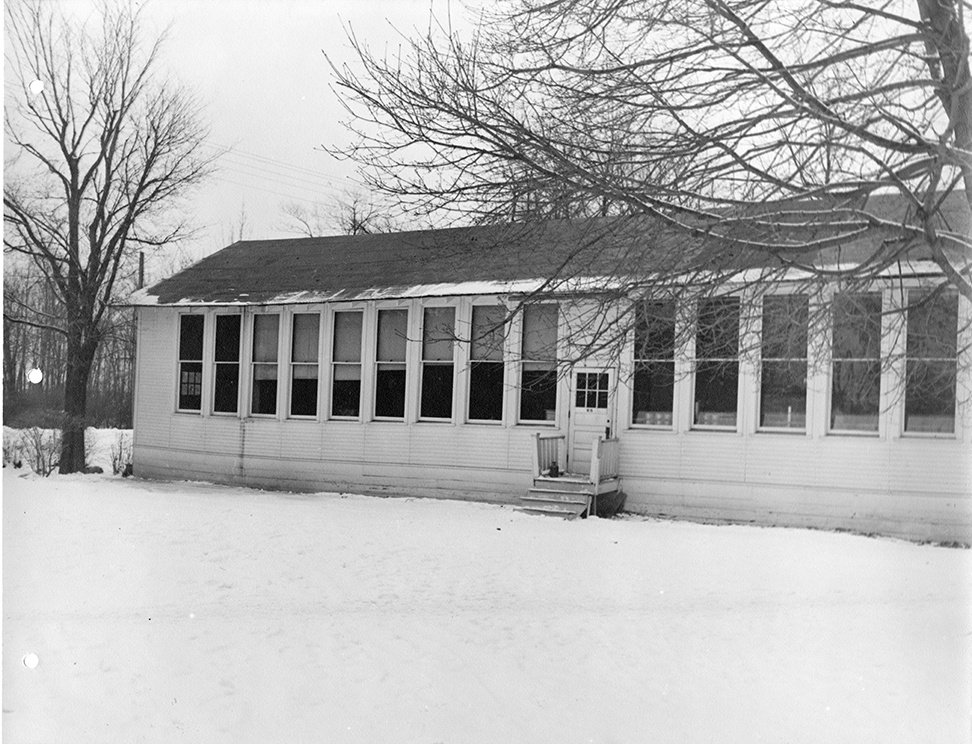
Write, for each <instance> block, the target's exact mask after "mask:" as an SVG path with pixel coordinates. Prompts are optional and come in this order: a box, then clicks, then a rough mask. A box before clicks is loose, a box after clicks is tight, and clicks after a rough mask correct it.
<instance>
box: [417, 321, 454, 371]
mask: <svg viewBox="0 0 972 744" xmlns="http://www.w3.org/2000/svg"><path fill="white" fill-rule="evenodd" d="M455 333H456V310H455V308H452V307H427V308H425V313H424V322H423V324H422V359H425V360H428V361H442V362H447V361H452V344H453V343H454V340H455Z"/></svg>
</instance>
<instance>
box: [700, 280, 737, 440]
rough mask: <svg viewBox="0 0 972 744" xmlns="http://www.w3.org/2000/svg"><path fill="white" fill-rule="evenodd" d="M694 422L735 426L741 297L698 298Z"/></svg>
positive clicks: (705, 424)
mask: <svg viewBox="0 0 972 744" xmlns="http://www.w3.org/2000/svg"><path fill="white" fill-rule="evenodd" d="M695 359H696V363H695V423H696V424H699V425H703V426H735V425H736V406H737V402H738V389H739V299H738V298H736V297H715V298H710V299H706V300H702V301H700V302H699V308H698V325H697V328H696V335H695Z"/></svg>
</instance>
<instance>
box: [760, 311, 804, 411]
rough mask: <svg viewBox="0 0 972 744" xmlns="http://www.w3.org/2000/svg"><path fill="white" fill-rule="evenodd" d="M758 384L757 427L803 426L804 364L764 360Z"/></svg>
mask: <svg viewBox="0 0 972 744" xmlns="http://www.w3.org/2000/svg"><path fill="white" fill-rule="evenodd" d="M764 307H765V305H764ZM760 385H761V387H760V398H759V425H760V426H770V427H782V428H789V429H803V428H805V427H806V424H807V363H806V362H793V361H775V362H770V361H764V362H763V365H762V372H761V375H760Z"/></svg>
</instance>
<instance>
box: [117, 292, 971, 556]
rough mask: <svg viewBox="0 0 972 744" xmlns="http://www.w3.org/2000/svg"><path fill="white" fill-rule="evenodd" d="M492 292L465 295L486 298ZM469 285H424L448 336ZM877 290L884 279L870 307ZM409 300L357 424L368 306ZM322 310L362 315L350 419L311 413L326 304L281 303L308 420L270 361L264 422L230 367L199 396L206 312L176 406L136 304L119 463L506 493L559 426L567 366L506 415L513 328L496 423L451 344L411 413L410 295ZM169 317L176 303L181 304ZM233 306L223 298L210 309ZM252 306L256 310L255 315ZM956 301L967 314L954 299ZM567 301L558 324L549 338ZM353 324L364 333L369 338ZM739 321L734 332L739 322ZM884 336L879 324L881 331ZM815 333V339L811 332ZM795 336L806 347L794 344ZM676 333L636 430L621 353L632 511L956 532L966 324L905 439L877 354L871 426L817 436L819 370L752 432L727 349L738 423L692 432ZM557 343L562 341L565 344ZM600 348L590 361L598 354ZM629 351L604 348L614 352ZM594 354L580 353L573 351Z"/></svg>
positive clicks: (153, 323) (746, 385)
mask: <svg viewBox="0 0 972 744" xmlns="http://www.w3.org/2000/svg"><path fill="white" fill-rule="evenodd" d="M497 300H498V298H496V297H483V298H475V302H483V303H493V302H496V301H497ZM473 301H474V299H473V298H468V297H464V298H436V300H435V302H436V304H442V303H446V304H452V305H453V306H455V307H456V310H457V318H458V322H459V333H460V335H462V333H463V332H464V329H465V328H467V325H463V324H468V323H469V319H470V317H471V312H472V311H471V308H472V304H473ZM892 301H893V298H892V296H891V293H890V291H889V292H888V296H887V297H886V302H887V303H890V302H892ZM386 306H388V307H390V306H405V307H408V308H409V309H410V327H409V336H410V338H412V339H416V341H415V342H414V343H411V344H410V345H409V346H410V350H409V380H408V395H407V403H406V416H405V420H404V421H400V422H399V421H373V420H369V419H371V418H372V417H371V416H370V415H369V412H370V411H372V410H373V405H374V401H373V392H372V390H373V379H374V378H373V375H374V339H373V337H372V336H371V335H370V334H373V332H374V325H375V317H376V310H377V307H386ZM338 307H339V309H351V308H352V307H355V308H359V309H362V310H363V311H364V312H365V329H366V338H365V343H364V355H363V360H362V365H363V379H362V389H363V391H364V395H363V400H362V413H363V415H362V418H361V420H360V421H339V420H327V416H326V410H327V403H328V391H329V387H330V380H329V370H330V344H331V333H330V329H331V327H332V325H331V318H332V314H333V311H334V310H335V306H316V307H314V306H298V307H297V308H296V311H298V312H308V311H313V310H320V311H321V312H322V314H323V315H322V317H323V323H322V334H323V343H322V344H321V354H320V372H321V396H320V397H321V415H320V416H318V417H317V419H316V420H308V419H301V420H288V419H287V418H286V416H285V415H284V414H285V411H286V409H287V405H286V403H287V394H286V385H285V384H283V382H284V381H285V380H286V378H287V375H288V368H287V366H286V365H285V364H282V365H281V369H280V377H281V390H280V394H279V396H278V398H279V404H278V413H277V415H276V416H275V417H252V416H247V415H245V411H246V408H247V406H248V403H249V386H248V382H247V377H248V376H247V375H246V374H244V375H243V383H242V384H241V392H240V398H241V401H240V407H241V411H243V412H244V413H241V414H239V415H218V414H211V413H209V412H208V411H209V410H210V409H211V407H212V402H211V388H212V375H213V365H212V359H211V353H212V352H211V349H212V336H213V329H214V326H215V323H214V321H213V320H212V316H213V314H214V312H216V311H215V310H214V309H212V308H208V309H198V310H192V311H193V312H202V313H204V314H205V315H207V323H206V344H205V348H206V349H207V353H208V354H209V355H210V357H209V358H207V359H205V360H204V366H203V376H204V380H205V382H206V384H205V385H204V395H203V410H202V412H201V413H177V412H176V410H175V409H176V380H177V361H176V359H177V343H178V315H179V312H180V310H179V309H176V308H142V309H140V310H139V344H138V371H137V378H138V384H137V391H136V399H135V409H136V410H135V427H136V432H135V472H136V475H138V476H141V477H149V478H161V479H198V480H213V481H221V482H227V483H238V484H245V485H252V486H259V487H268V488H280V489H287V490H311V491H315V490H332V489H338V490H347V491H355V492H362V491H364V492H368V493H390V494H402V495H404V494H416V495H427V496H444V497H449V498H466V499H483V500H491V501H498V502H507V503H516V502H517V501H518V499H519V497H520V494H521V493H523V492H524V491H525V490H526V488H527V487H528V486H529V485H530V483H531V472H530V469H531V453H530V450H529V447H530V446H531V442H532V440H531V437H532V435H533V433H534V432H536V431H553V430H559V431H560V432H564V431H566V429H567V426H568V420H567V410H568V404H569V401H570V397H569V396H570V392H571V391H570V375H567V374H565V375H564V377H563V379H562V381H561V385H560V390H559V405H558V414H557V420H556V421H555V422H553V423H552V425H551V426H550V427H543V426H535V425H530V426H525V425H519V424H518V423H517V422H516V414H517V411H518V401H517V393H516V380H517V379H518V371H517V364H516V355H517V352H518V349H519V343H520V335H519V334H520V329H519V328H518V327H517V324H516V323H514V324H513V326H512V328H511V329H510V333H509V335H508V338H507V349H506V351H507V353H506V357H507V368H506V383H507V384H506V396H505V403H504V420H503V421H502V422H499V423H496V424H482V423H478V424H473V423H465V422H464V418H465V411H464V408H465V400H466V395H467V393H466V391H467V383H468V381H467V376H466V374H465V372H464V366H465V363H466V356H465V350H464V348H463V347H462V346H460V347H459V349H458V350H457V356H456V368H455V370H456V371H455V374H456V377H455V384H454V390H455V395H456V401H457V403H456V405H454V417H453V421H452V422H448V423H445V422H424V421H420V420H418V401H419V375H418V374H417V371H418V369H419V353H420V350H419V343H418V341H417V339H420V338H421V327H420V319H421V316H422V313H421V308H422V301H421V300H419V299H408V300H402V301H383V302H380V303H378V304H376V303H374V302H359V303H354V304H353V305H352V304H348V305H344V306H338ZM181 311H182V312H185V311H186V309H185V308H182V310H181ZM227 311H228V312H239V309H238V308H236V309H227ZM264 311H266V310H257V312H264ZM290 312H293V308H285V309H284V310H283V315H284V322H283V324H282V326H281V334H280V336H281V349H280V359H281V361H282V362H285V361H287V360H288V359H289V325H288V321H287V314H288V313H290ZM960 314H961V315H962V317H963V318H969V317H972V310H970V307H969V303H967V302H966V301H964V300H963V301H962V303H961V305H960ZM251 317H252V311H251V310H244V322H243V337H244V344H243V353H242V362H243V366H244V369H246V366H247V361H248V359H249V345H248V342H247V339H248V338H249V334H250V328H251ZM577 317H581V314H579V313H571V316H570V318H565V319H564V320H563V321H562V324H563V325H562V329H563V330H564V332H565V334H564V335H566V329H567V325H568V324H569V323H570V322H571V319H576V318H577ZM369 331H370V333H369ZM741 333H743V334H746V333H752V329H751V328H743V329H741ZM888 337H889V338H891V337H892V336H891V335H889V336H888ZM817 342H818V343H819V342H820V340H819V339H818V340H817ZM812 343H813V342H812ZM690 346H691V344H689V345H688V347H687V348H685V349H683V350H682V351H683V357H682V358H681V360H680V361H679V369H680V371H681V372H682V373H683V375H682V376H680V377H679V382H678V384H677V387H676V402H675V411H674V413H675V415H674V419H675V423H674V424H673V426H672V427H671V428H670V429H664V430H660V429H651V428H646V427H638V426H633V425H632V423H631V413H630V409H631V399H630V390H629V389H628V387H627V385H626V384H624V380H626V379H627V375H626V374H625V370H626V364H622V365H621V371H620V375H619V379H620V380H621V384H619V386H618V391H617V426H616V431H617V433H618V436H619V437H620V439H621V442H622V447H621V474H622V477H623V480H624V490H625V492H626V493H627V494H628V499H627V503H626V509H627V510H629V511H635V512H640V513H644V514H652V515H663V516H674V517H685V518H692V519H704V520H713V521H731V522H755V523H760V524H788V525H801V526H813V527H823V528H839V529H851V530H855V531H860V532H878V533H883V534H894V535H902V536H908V537H912V538H918V539H933V540H958V541H962V542H972V413H970V407H972V334H970V332H969V331H968V330H967V329H966V330H965V331H964V334H963V337H962V339H960V348H963V349H964V352H963V354H964V357H963V359H962V360H960V364H959V368H960V374H959V391H958V397H959V408H960V410H959V416H958V419H957V432H956V434H955V436H949V437H928V436H924V437H923V436H906V435H904V434H903V432H902V431H901V429H902V424H901V422H902V421H903V401H902V400H901V396H900V395H893V394H891V392H890V388H891V387H893V385H894V375H895V374H896V372H895V370H894V368H893V366H892V367H889V369H888V370H887V371H886V372H885V375H886V377H887V379H886V380H882V382H883V384H884V385H885V388H886V389H887V390H889V392H888V393H887V394H886V396H885V400H884V409H883V411H882V416H881V427H880V431H879V432H878V433H877V434H876V435H873V436H852V435H834V434H829V433H828V432H827V431H826V422H827V406H828V401H827V394H828V391H829V387H830V385H829V377H828V375H827V373H826V370H824V369H821V370H820V371H817V372H816V373H814V374H813V375H811V381H810V388H811V389H810V392H809V394H808V420H809V421H808V427H807V431H806V432H800V433H773V432H760V431H757V428H756V414H755V411H756V405H757V403H758V387H757V381H756V377H757V375H756V370H757V369H758V364H757V361H756V360H744V362H743V364H742V369H741V374H740V390H739V406H740V408H739V410H740V415H739V417H738V418H739V423H738V426H737V429H736V430H735V431H700V430H693V428H692V416H691V407H692V377H691V374H690V368H691V364H690V361H689V358H688V357H687V356H685V355H690V354H691V348H690ZM565 353H566V349H565ZM609 356H610V355H607V356H606V357H605V358H604V359H603V360H602V361H604V362H612V363H613V362H614V360H612V359H609V358H608V357H609ZM630 358H631V355H630V353H627V354H622V360H630ZM593 361H594V360H588V361H587V362H585V363H587V364H589V363H591V362H593Z"/></svg>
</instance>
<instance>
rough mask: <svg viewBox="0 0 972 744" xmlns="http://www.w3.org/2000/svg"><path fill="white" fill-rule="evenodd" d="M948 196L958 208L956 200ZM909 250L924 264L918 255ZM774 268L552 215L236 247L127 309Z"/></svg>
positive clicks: (651, 224) (734, 254)
mask: <svg viewBox="0 0 972 744" xmlns="http://www.w3.org/2000/svg"><path fill="white" fill-rule="evenodd" d="M953 196H954V195H953ZM872 199H873V197H872ZM957 201H958V203H959V205H961V203H962V201H964V200H961V199H960V200H957ZM872 206H878V207H880V210H879V211H881V212H884V213H885V214H887V213H889V208H888V205H886V204H885V205H881V204H875V205H872V204H868V207H869V211H871V209H870V208H871V207H872ZM824 211H825V210H824ZM874 211H878V210H874ZM872 213H873V211H872ZM804 214H812V210H811V211H810V212H804ZM881 216H885V215H884V214H882V215H881ZM964 224H965V225H966V226H967V225H968V216H967V214H966V215H965V217H964ZM740 229H745V230H751V229H752V228H751V227H750V226H747V225H743V226H742V227H741V228H740ZM966 229H967V228H966ZM747 237H751V235H747ZM882 237H886V235H885V236H882V235H880V234H874V235H868V236H866V237H865V238H857V239H855V240H854V241H851V242H849V243H848V244H846V245H842V246H840V247H839V248H838V249H837V250H835V249H829V250H828V251H827V252H825V253H822V254H818V255H817V256H816V258H818V259H819V258H821V256H823V257H824V258H826V259H828V260H832V259H833V257H834V256H835V255H840V256H841V258H842V259H843V260H847V259H849V258H850V257H852V256H854V255H857V256H862V255H865V254H866V253H867V252H869V251H871V250H873V249H874V247H875V246H877V245H880V242H881V238H882ZM920 254H924V255H920ZM910 255H911V257H912V258H925V257H926V256H927V251H923V250H922V251H919V252H918V253H916V252H915V251H912V253H911V254H910ZM802 258H803V259H804V260H805V259H807V257H806V256H803V257H802ZM774 264H776V265H780V260H779V256H776V257H774V256H773V255H771V254H767V253H764V252H753V251H741V250H734V249H733V247H732V245H731V244H729V243H727V241H725V240H717V239H713V238H711V237H709V238H707V237H704V236H701V235H692V234H691V233H690V232H688V231H686V230H683V229H677V228H675V227H672V226H671V225H668V224H666V223H663V222H662V221H660V220H657V219H652V218H648V217H635V218H601V219H591V220H559V221H550V222H543V223H523V224H513V225H492V226H481V227H465V228H451V229H441V230H420V231H411V232H400V233H382V234H374V235H354V236H348V235H341V236H333V237H322V238H289V239H277V240H246V241H239V242H236V243H233V244H232V245H230V246H228V247H227V248H224V249H222V250H221V251H219V252H217V253H214V254H213V255H211V256H208V257H207V258H204V259H202V260H201V261H199V262H198V263H196V264H194V265H193V266H190V267H189V268H187V269H185V270H183V271H181V272H179V273H178V274H175V275H174V276H172V277H170V278H168V279H165V280H163V281H161V282H159V283H158V284H156V285H154V286H152V287H149V288H147V289H142V290H139V291H138V292H136V293H135V294H134V295H133V296H132V298H131V299H130V301H129V303H128V304H132V305H201V304H213V305H238V304H246V305H264V304H286V303H312V302H313V303H317V302H328V301H331V302H333V301H341V300H354V299H375V298H380V297H384V298H395V297H423V296H445V295H450V296H457V295H474V294H506V293H515V292H532V291H536V290H538V289H541V288H543V287H544V285H545V282H549V281H550V280H551V279H554V278H559V279H564V278H567V277H570V278H575V279H576V278H586V279H588V280H590V281H589V282H588V284H587V286H589V287H590V286H596V282H597V281H601V282H606V281H611V280H612V279H616V278H618V277H633V276H646V275H647V274H648V273H650V272H652V271H656V272H663V271H664V272H671V271H673V270H678V271H692V270H698V269H704V268H705V267H711V268H713V269H716V270H721V271H726V270H728V271H742V270H745V269H749V268H756V267H764V266H772V265H774ZM591 282H594V283H595V284H593V285H592V284H591Z"/></svg>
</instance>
